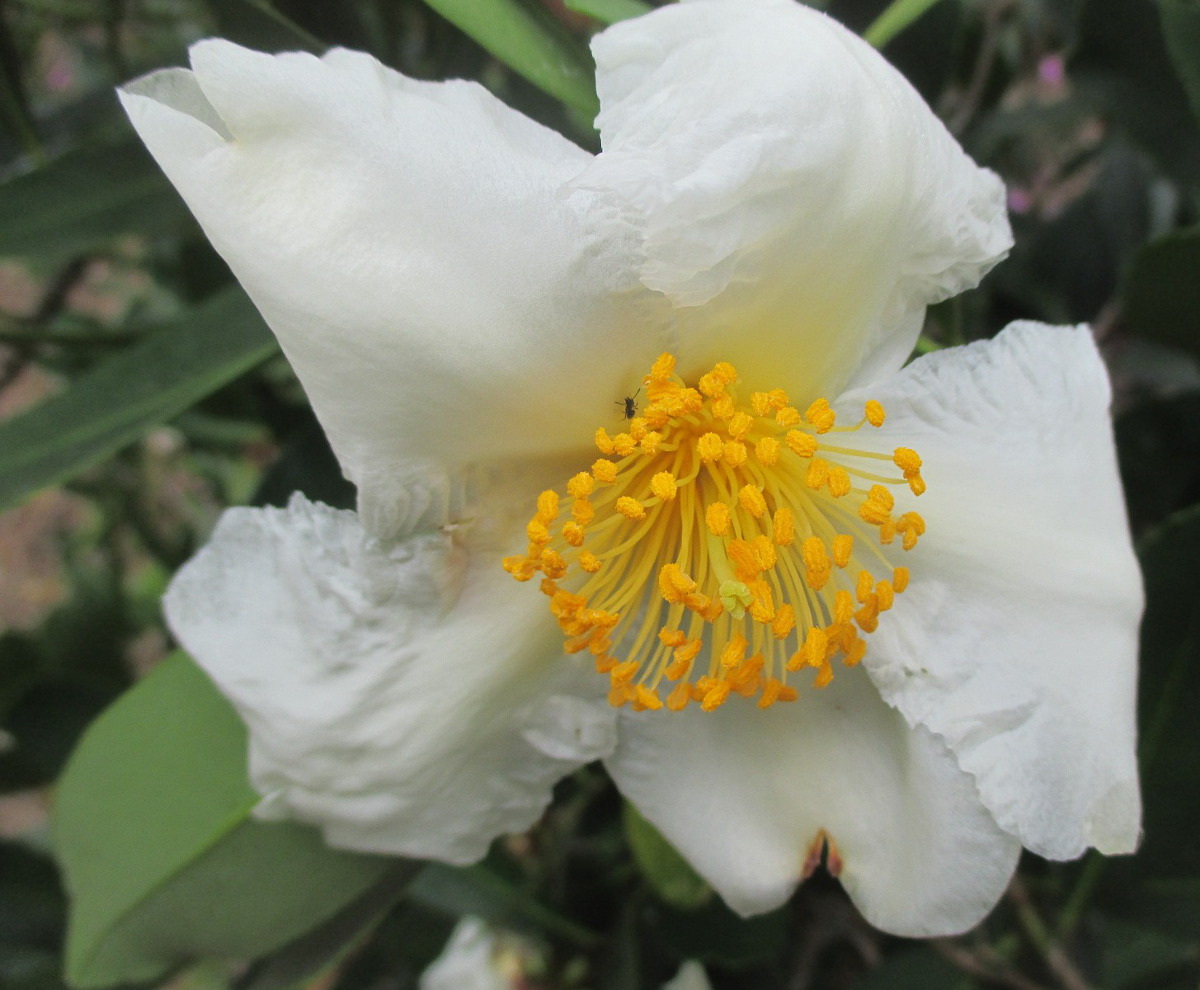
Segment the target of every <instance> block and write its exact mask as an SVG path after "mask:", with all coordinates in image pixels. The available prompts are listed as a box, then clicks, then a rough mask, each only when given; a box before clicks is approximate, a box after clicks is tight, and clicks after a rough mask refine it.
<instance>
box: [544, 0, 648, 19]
mask: <svg viewBox="0 0 1200 990" xmlns="http://www.w3.org/2000/svg"><path fill="white" fill-rule="evenodd" d="M564 6H565V7H566V8H567V10H573V11H575V13H577V14H586V15H587V16H588V17H594V18H595V19H596V20H598V21H601V22H603V23H604V24H616V23H617V21H627V20H629V19H630V18H631V17H641V16H642V14H648V13H649V12H650V11H652V10H653V9H654V8H653V7H651V6H650V4H648V3H643V2H642V0H566V2H565V4H564Z"/></svg>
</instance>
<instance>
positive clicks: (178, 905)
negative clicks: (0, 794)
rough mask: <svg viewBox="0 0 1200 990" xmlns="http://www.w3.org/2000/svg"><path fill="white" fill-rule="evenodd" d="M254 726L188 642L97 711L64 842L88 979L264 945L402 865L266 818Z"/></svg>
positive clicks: (283, 939) (131, 974) (64, 800)
mask: <svg viewBox="0 0 1200 990" xmlns="http://www.w3.org/2000/svg"><path fill="white" fill-rule="evenodd" d="M245 754H246V731H245V728H244V726H243V725H242V723H241V721H240V720H239V718H238V716H237V715H236V713H235V712H234V711H233V709H232V708H231V707H230V706H229V704H228V702H226V701H225V699H224V698H223V697H222V696H221V695H220V694H219V693H218V692H217V690H216V688H215V687H213V685H212V682H211V681H209V680H208V678H207V677H206V676H205V675H204V673H203V672H202V671H201V670H200V669H199V668H198V667H197V666H196V665H195V664H194V663H193V662H192V661H191V660H189V659H188V658H187V657H186V656H184V655H183V654H175V655H174V656H173V657H171V658H170V659H169V660H167V661H166V662H165V663H164V664H163V665H162V666H161V667H160V668H159V669H158V670H156V671H155V672H154V673H153V674H151V675H150V676H149V677H147V678H146V679H145V680H143V681H142V682H140V683H139V684H138V685H136V686H135V687H134V688H133V689H132V690H130V691H129V692H128V693H126V694H125V695H124V696H123V697H122V698H121V699H120V700H118V701H117V702H116V703H115V704H114V705H113V706H112V707H111V708H109V709H108V710H107V711H106V712H105V713H104V714H103V715H102V716H101V717H100V718H99V719H97V720H96V722H95V723H94V724H93V726H92V727H91V729H89V731H88V733H87V734H86V736H85V737H84V739H83V740H82V742H81V743H80V745H79V747H78V749H77V750H76V751H75V754H74V756H73V757H72V759H71V762H70V764H69V766H68V767H67V770H66V772H65V773H64V775H63V778H62V781H61V783H60V785H59V789H58V794H57V802H56V813H55V822H54V833H55V845H56V848H57V853H58V857H59V862H60V864H61V866H62V869H63V875H64V878H65V882H66V885H67V889H68V892H69V893H70V895H71V899H72V900H71V907H70V915H69V921H68V933H67V947H66V972H67V978H68V980H69V981H70V982H71V983H72V984H73V985H74V986H76V987H101V986H107V985H110V984H114V983H119V982H130V981H140V980H149V979H153V978H155V977H158V976H160V975H161V974H162V973H164V972H165V971H167V970H168V969H170V968H171V967H173V966H177V965H180V964H182V963H185V962H188V961H190V960H193V959H197V958H203V957H210V956H212V957H220V958H245V957H252V956H258V955H262V954H264V953H266V952H269V951H272V950H274V949H276V948H278V947H279V946H281V945H283V944H285V943H287V942H289V941H291V940H292V939H295V938H297V937H298V936H299V935H301V934H303V933H304V932H305V931H308V930H309V929H311V928H313V927H314V926H315V925H318V924H320V923H321V922H323V921H325V920H326V919H327V918H330V917H331V916H333V915H335V914H336V913H337V912H338V911H339V910H341V909H342V908H343V907H344V906H345V905H346V904H348V903H350V902H351V901H353V900H354V899H355V898H357V897H359V896H360V895H361V894H362V893H363V892H364V891H366V890H367V889H368V888H369V887H371V886H372V885H373V884H374V883H376V882H377V881H378V880H379V878H380V877H381V876H382V875H383V873H384V872H385V871H386V870H388V869H389V868H390V867H391V864H392V861H391V860H387V859H383V858H381V857H373V856H359V855H355V854H352V853H346V852H337V851H334V850H332V849H330V848H328V847H327V846H326V845H325V844H324V843H323V842H322V840H321V838H320V836H319V834H318V833H317V832H316V830H314V829H311V828H308V827H304V826H300V825H294V824H263V823H259V822H255V821H253V820H251V819H250V817H249V815H250V811H251V809H252V808H253V807H254V805H255V804H256V803H257V801H258V797H257V795H256V794H255V793H254V792H253V791H252V790H251V788H250V785H249V784H248V783H247V780H246V766H245V760H246V755H245Z"/></svg>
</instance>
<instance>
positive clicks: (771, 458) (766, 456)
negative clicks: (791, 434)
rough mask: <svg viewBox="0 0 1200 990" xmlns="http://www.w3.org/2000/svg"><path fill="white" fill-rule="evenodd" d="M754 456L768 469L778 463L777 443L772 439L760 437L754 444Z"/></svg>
mask: <svg viewBox="0 0 1200 990" xmlns="http://www.w3.org/2000/svg"><path fill="white" fill-rule="evenodd" d="M754 456H755V457H757V458H758V459H759V461H760V462H762V463H763V464H765V465H767V467H770V466H771V465H773V464H778V463H779V441H778V440H776V439H775V438H774V437H761V438H759V439H758V440H756V441H755V442H754Z"/></svg>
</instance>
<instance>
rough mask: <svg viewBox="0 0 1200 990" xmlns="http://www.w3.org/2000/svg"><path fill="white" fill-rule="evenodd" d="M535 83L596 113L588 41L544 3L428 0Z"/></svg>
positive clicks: (579, 106)
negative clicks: (574, 33)
mask: <svg viewBox="0 0 1200 990" xmlns="http://www.w3.org/2000/svg"><path fill="white" fill-rule="evenodd" d="M425 2H426V3H427V4H428V5H429V6H430V7H432V8H433V9H434V10H436V11H437V12H438V13H439V14H441V15H442V16H443V17H444V18H446V20H448V21H450V22H451V23H452V24H454V25H455V26H456V27H457V28H459V30H461V31H462V32H463V33H465V34H468V35H470V36H471V37H472V38H474V39H475V40H476V41H477V42H479V44H481V45H482V46H483V47H484V48H486V49H487V50H488V51H489V52H491V53H492V54H493V55H495V56H496V58H498V59H500V61H501V62H504V63H505V64H506V65H508V66H511V67H512V68H513V69H514V70H515V71H517V72H519V73H520V74H521V75H523V76H524V77H525V78H526V79H528V80H529V81H530V82H531V83H533V84H534V85H535V86H538V87H539V88H541V89H544V90H545V91H546V92H547V93H549V94H550V95H551V96H554V97H556V98H558V99H560V100H562V101H563V103H565V104H567V105H568V106H570V107H573V108H574V109H576V110H578V111H579V112H580V113H584V114H588V115H590V116H595V115H596V113H597V112H599V109H600V104H599V102H598V101H597V99H596V83H595V78H594V75H595V69H594V66H593V64H592V59H591V55H590V54H589V52H588V50H587V48H586V47H584V45H583V44H581V43H580V42H579V41H577V40H576V39H575V38H573V37H571V35H570V34H568V33H567V31H566V29H565V28H563V27H562V25H560V24H558V23H557V22H555V21H554V20H553V19H552V18H551V17H550V15H549V14H547V13H546V12H545V11H544V10H542V9H540V8H535V7H533V6H531V5H527V4H526V3H524V2H522V0H425Z"/></svg>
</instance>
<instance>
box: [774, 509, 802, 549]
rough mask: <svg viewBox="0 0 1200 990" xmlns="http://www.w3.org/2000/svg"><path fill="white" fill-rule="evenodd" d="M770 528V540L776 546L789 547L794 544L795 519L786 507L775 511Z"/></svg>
mask: <svg viewBox="0 0 1200 990" xmlns="http://www.w3.org/2000/svg"><path fill="white" fill-rule="evenodd" d="M771 528H772V532H771V538H772V539H773V540H774V541H775V544H776V546H781V547H790V546H791V545H792V544H793V543H794V542H795V540H796V517H795V516H794V515H793V514H792V510H791V509H789V508H788V507H787V506H781V507H780V508H778V509H776V510H775V517H774V519H773V520H772V521H771Z"/></svg>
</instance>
